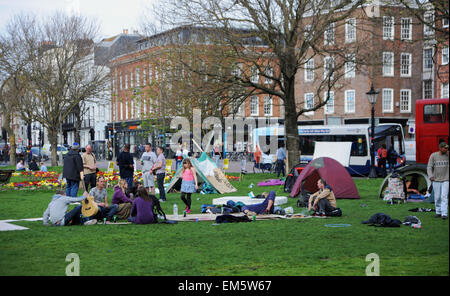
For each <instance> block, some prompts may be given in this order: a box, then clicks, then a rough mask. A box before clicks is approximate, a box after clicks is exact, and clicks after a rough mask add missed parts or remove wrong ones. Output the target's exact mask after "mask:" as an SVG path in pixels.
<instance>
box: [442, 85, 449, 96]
mask: <svg viewBox="0 0 450 296" xmlns="http://www.w3.org/2000/svg"><path fill="white" fill-rule="evenodd" d="M441 98H448V82H447V83H441Z"/></svg>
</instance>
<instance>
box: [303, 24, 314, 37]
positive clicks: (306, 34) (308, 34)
mask: <svg viewBox="0 0 450 296" xmlns="http://www.w3.org/2000/svg"><path fill="white" fill-rule="evenodd" d="M311 28H312V26H311V25H306V26H305V29H304V31H303V37H304V38H305V40H306V41H309V40H311V39H312V34H313V32H312V30H311Z"/></svg>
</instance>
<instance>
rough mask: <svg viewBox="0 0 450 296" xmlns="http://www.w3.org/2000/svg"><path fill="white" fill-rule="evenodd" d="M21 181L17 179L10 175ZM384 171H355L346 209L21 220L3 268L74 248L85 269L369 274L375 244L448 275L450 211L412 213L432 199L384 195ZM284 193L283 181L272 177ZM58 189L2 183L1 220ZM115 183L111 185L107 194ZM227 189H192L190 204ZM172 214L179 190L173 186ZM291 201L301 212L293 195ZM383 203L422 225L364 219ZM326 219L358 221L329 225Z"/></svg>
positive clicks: (384, 254) (32, 271)
mask: <svg viewBox="0 0 450 296" xmlns="http://www.w3.org/2000/svg"><path fill="white" fill-rule="evenodd" d="M273 177H275V176H274V175H269V174H255V175H246V176H245V177H244V179H243V180H242V181H241V182H238V181H232V184H233V185H234V186H235V187H236V188H237V189H238V192H237V193H232V194H229V195H246V194H247V193H248V192H249V191H253V192H254V194H255V195H257V194H259V193H262V192H263V191H268V190H270V187H256V186H255V187H254V188H252V189H249V188H248V186H249V184H251V183H254V184H255V185H256V184H257V182H259V181H262V180H264V179H268V178H273ZM12 181H14V180H12ZM381 181H382V180H381V179H376V180H369V179H356V180H355V183H356V185H357V187H358V190H359V193H360V195H361V199H359V200H338V201H337V203H338V207H340V208H341V209H342V211H343V216H342V217H335V218H327V219H320V218H309V219H291V220H273V221H256V222H251V223H230V224H220V225H213V224H214V221H204V222H197V223H196V222H181V223H178V224H175V225H167V224H158V225H94V226H73V227H45V226H43V225H42V222H26V221H20V222H14V223H15V224H17V225H22V226H26V227H29V228H30V229H29V230H22V231H5V232H0V275H65V270H66V267H67V265H68V264H69V263H68V262H66V261H65V259H66V256H67V255H68V254H69V253H77V254H78V255H79V257H80V274H81V275H156V276H159V275H194V276H203V275H206V276H231V275H245V276H249V275H273V276H278V275H289V276H297V275H308V276H317V275H326V276H333V275H353V276H363V275H365V270H366V267H367V266H368V264H369V263H370V262H367V261H366V260H365V259H366V256H367V255H368V254H370V253H376V254H377V255H378V256H379V259H380V274H381V275H445V276H448V275H449V263H448V262H449V226H448V225H449V224H448V220H447V221H443V220H441V219H435V218H434V213H433V212H431V213H412V212H409V211H408V210H409V209H412V208H415V207H428V208H430V207H431V208H433V207H434V206H433V205H431V204H416V203H414V204H412V203H408V204H399V205H388V204H386V202H384V201H382V200H379V199H378V197H377V195H378V187H379V185H380V184H381ZM272 189H275V191H276V192H277V195H287V194H286V193H283V188H282V187H281V186H280V187H274V188H272ZM52 194H53V191H27V190H20V191H19V190H12V191H1V192H0V220H5V219H23V218H36V217H41V216H42V213H43V212H44V210H45V209H46V207H47V204H48V202H49V201H50V199H51V195H52ZM111 196H112V189H109V198H111ZM219 196H220V195H218V194H214V195H213V194H210V195H200V194H194V195H193V201H192V212H193V214H196V213H200V208H201V205H202V204H208V203H212V199H213V198H217V197H219ZM167 199H168V201H167V202H166V203H163V204H162V207H163V209H164V211H165V212H166V213H167V214H171V213H172V207H173V204H174V203H177V205H178V208H179V210H180V211H181V210H182V209H183V208H184V206H183V204H182V202H181V200H180V197H179V194H168V195H167ZM287 206H293V207H294V210H295V211H296V212H299V211H300V210H302V209H299V208H297V207H296V199H293V198H290V199H289V201H288V204H287V205H283V206H282V207H283V208H285V207H287ZM379 212H383V213H386V214H388V215H390V216H391V217H392V218H396V219H399V220H402V221H403V219H404V218H405V217H406V216H408V215H415V216H417V217H419V219H420V220H421V221H422V223H423V224H422V225H423V228H422V229H413V228H411V227H407V226H401V227H400V228H380V227H371V226H368V225H365V224H361V221H363V220H367V219H369V218H370V216H371V215H373V214H375V213H379ZM329 223H345V224H351V226H350V227H343V228H330V227H325V224H329Z"/></svg>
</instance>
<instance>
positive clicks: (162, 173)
mask: <svg viewBox="0 0 450 296" xmlns="http://www.w3.org/2000/svg"><path fill="white" fill-rule="evenodd" d="M156 154H157V155H158V157H157V158H156V164H154V165H153V168H152V169H151V171H150V172H151V173H152V174H153V173H155V174H156V182H157V183H158V190H159V199H160V201H161V202H165V201H166V193H165V191H164V178H165V177H166V158H165V157H164V148H163V147H161V146H159V147H158V148H156Z"/></svg>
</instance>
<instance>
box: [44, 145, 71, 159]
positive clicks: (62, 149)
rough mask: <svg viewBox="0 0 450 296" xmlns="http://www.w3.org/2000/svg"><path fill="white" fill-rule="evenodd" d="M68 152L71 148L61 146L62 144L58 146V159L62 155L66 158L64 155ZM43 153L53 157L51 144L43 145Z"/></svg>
mask: <svg viewBox="0 0 450 296" xmlns="http://www.w3.org/2000/svg"><path fill="white" fill-rule="evenodd" d="M67 152H69V150H68V149H67V148H66V147H64V146H61V145H58V146H57V152H56V153H57V156H58V159H59V157H61V156H62V157H63V159H64V157H65V156H66V154H67ZM41 154H42V155H45V156H47V157H49V158H51V157H52V150H51V145H50V144H44V146H42V150H41Z"/></svg>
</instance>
